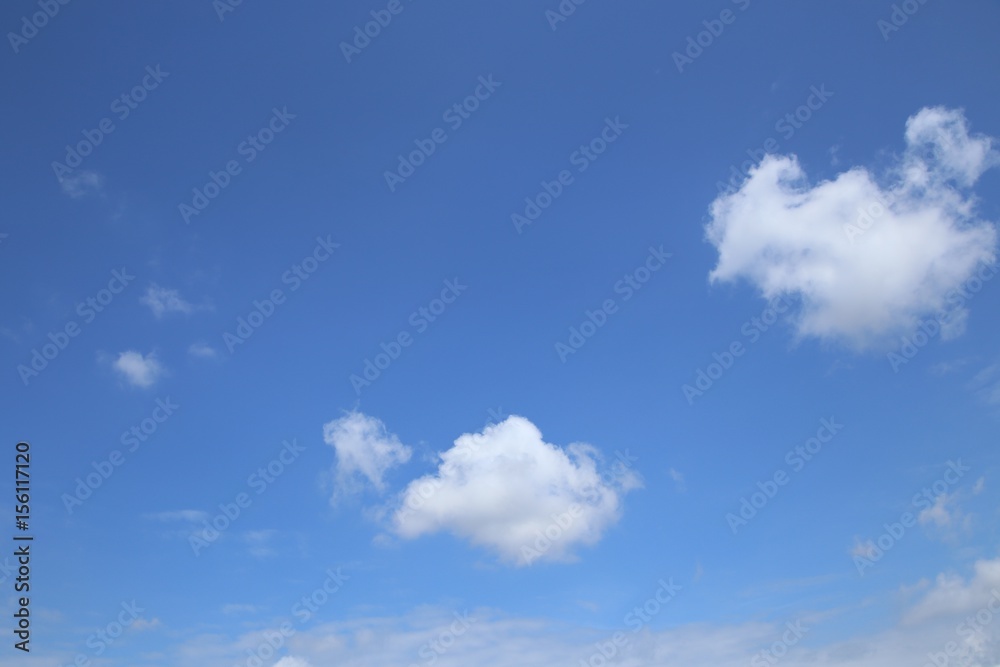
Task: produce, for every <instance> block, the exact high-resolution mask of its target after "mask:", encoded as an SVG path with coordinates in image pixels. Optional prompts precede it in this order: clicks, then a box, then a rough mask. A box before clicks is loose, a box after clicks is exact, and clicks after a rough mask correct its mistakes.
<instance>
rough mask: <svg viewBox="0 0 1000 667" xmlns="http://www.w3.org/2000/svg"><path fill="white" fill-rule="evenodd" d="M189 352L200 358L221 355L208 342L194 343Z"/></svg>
mask: <svg viewBox="0 0 1000 667" xmlns="http://www.w3.org/2000/svg"><path fill="white" fill-rule="evenodd" d="M188 354H190V355H191V356H192V357H198V358H199V359H215V358H216V357H218V356H219V351H218V350H216V349H215V348H214V347H212V346H211V345H209V344H207V343H192V344H191V346H190V347H189V348H188Z"/></svg>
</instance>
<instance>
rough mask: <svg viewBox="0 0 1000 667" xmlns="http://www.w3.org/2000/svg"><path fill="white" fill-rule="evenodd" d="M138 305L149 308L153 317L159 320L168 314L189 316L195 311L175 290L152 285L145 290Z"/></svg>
mask: <svg viewBox="0 0 1000 667" xmlns="http://www.w3.org/2000/svg"><path fill="white" fill-rule="evenodd" d="M139 303H141V304H143V305H145V306H149V309H150V310H152V311H153V315H154V316H155V317H157V318H161V317H163V316H164V315H166V314H168V313H183V314H185V315H190V314H191V313H193V312H194V311H195V307H194V305H192V304H190V303H188V302H187V301H185V300H184V299H183V298H182V297H181V293H180V292H178V291H177V290H175V289H167V288H166V287H160V286H159V285H157V284H156V283H153V284H152V285H150V286H149V287H148V288H146V293H145V294H143V295H142V297H140V299H139Z"/></svg>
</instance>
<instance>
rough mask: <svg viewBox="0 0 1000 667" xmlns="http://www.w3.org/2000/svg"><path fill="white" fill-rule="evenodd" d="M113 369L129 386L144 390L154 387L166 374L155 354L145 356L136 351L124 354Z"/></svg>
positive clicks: (114, 364)
mask: <svg viewBox="0 0 1000 667" xmlns="http://www.w3.org/2000/svg"><path fill="white" fill-rule="evenodd" d="M112 367H113V368H114V369H115V370H116V371H117V372H118V374H119V375H121V376H122V378H124V379H125V381H127V382H128V383H129V384H131V385H133V386H136V387H143V388H146V387H151V386H153V385H154V384H155V383H156V381H157V380H159V379H160V377H161V376H162V375H163V373H164V368H163V366H162V365H161V364H160V362H159V360H158V359H157V358H156V353H155V352H150V353H149V354H147V355H145V356H143V355H142V353H140V352H136V351H135V350H128V351H126V352H122V353H121V354H119V355H118V358H117V359H115V361H114V362H113V363H112Z"/></svg>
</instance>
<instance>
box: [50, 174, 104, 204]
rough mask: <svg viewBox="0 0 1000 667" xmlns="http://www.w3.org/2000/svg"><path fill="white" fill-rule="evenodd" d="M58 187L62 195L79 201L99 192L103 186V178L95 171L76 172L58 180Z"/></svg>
mask: <svg viewBox="0 0 1000 667" xmlns="http://www.w3.org/2000/svg"><path fill="white" fill-rule="evenodd" d="M59 186H60V187H61V188H62V191H63V194H65V195H67V196H69V197H72V198H73V199H79V198H80V197H83V196H84V195H86V194H89V193H92V192H96V193H99V192H101V189H102V188H103V186H104V177H103V176H101V175H100V174H98V173H97V172H96V171H86V170H84V171H78V172H75V173H73V174H71V175H69V176H62V177H60V178H59Z"/></svg>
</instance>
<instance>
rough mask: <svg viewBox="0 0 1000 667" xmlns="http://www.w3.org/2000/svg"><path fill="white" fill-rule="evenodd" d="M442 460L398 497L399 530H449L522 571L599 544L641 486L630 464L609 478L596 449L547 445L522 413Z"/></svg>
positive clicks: (395, 520)
mask: <svg viewBox="0 0 1000 667" xmlns="http://www.w3.org/2000/svg"><path fill="white" fill-rule="evenodd" d="M620 456H623V455H620ZM624 456H628V454H627V451H626V454H624ZM439 457H440V460H441V463H440V465H439V466H438V469H437V471H436V473H435V474H430V475H425V476H423V477H421V478H419V479H416V480H414V481H412V482H410V484H409V485H408V486H407V487H406V489H405V490H404V491H403V492H402V493H401V494H400V496H399V497H398V499H397V503H398V508H397V509H396V510H395V511H394V513H393V515H392V527H393V530H394V532H395V533H396V534H397V535H398V536H399V537H401V538H403V539H416V538H419V537H421V536H423V535H429V534H433V533H438V532H448V533H451V534H453V535H455V536H457V537H459V538H462V539H465V540H467V541H469V542H471V543H472V544H474V545H478V546H481V547H485V548H487V549H489V550H491V551H493V552H495V553H496V554H497V555H498V556H499V557H500V559H501V560H502V561H506V562H508V563H511V564H516V565H517V566H525V565H530V564H532V563H533V562H535V561H536V560H549V561H562V562H566V561H571V560H574V559H575V556H574V554H573V551H574V549H575V548H576V547H577V546H580V545H594V544H596V543H597V542H599V541H600V540H601V539H602V538H603V537H604V534H605V533H606V532H607V531H608V529H609V528H611V526H613V525H614V524H615V523H617V522H618V520H619V519H620V518H621V516H622V513H623V504H624V497H625V494H626V493H628V492H629V491H630V490H632V489H636V488H639V487H641V486H642V482H641V480H640V478H639V476H638V475H637V474H636V473H635V472H633V471H632V470H631V469H630V468H629V467H628V466H629V465H630V462H627V461H626V460H625V459H622V460H621V461H619V462H618V467H617V469H616V470H615V471H613V472H612V471H602V470H600V469H599V467H598V463H599V462H600V461H601V458H602V457H601V455H600V452H599V451H598V450H597V449H596V448H595V447H593V446H592V445H588V444H584V443H574V444H570V445H568V446H567V447H566V448H562V447H558V446H556V445H553V444H550V443H547V442H545V441H544V440H543V439H542V434H541V431H539V430H538V428H537V427H536V426H535V425H534V424H533V423H531V422H530V421H528V420H527V419H525V418H524V417H518V416H516V415H512V416H510V417H508V418H507V419H505V420H504V421H503V422H501V423H500V424H496V425H493V426H487V427H486V428H485V429H483V431H482V432H480V433H466V434H465V435H462V436H460V437H458V438H457V439H456V440H455V443H454V446H453V447H452V448H451V449H449V450H448V451H445V452H442V453H441V454H440V455H439ZM553 534H555V535H557V537H555V538H552V537H546V536H551V535H553ZM539 545H541V546H539Z"/></svg>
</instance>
